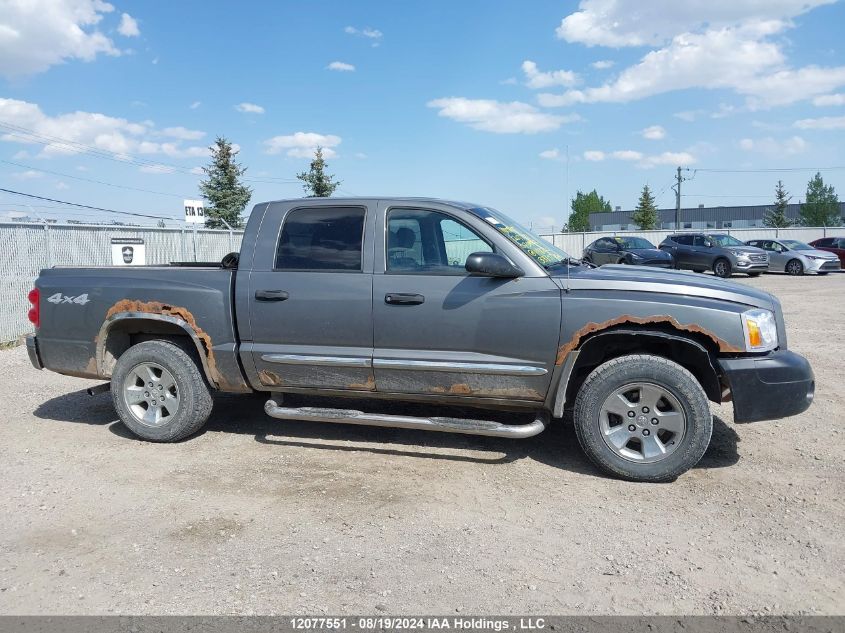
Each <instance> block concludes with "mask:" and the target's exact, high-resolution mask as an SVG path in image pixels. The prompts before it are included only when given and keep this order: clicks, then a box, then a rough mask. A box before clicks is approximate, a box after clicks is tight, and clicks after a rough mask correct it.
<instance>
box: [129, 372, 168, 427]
mask: <svg viewBox="0 0 845 633" xmlns="http://www.w3.org/2000/svg"><path fill="white" fill-rule="evenodd" d="M123 401H124V402H125V403H126V408H127V409H129V413H131V414H132V417H133V418H135V421H136V422H138V424H141V425H143V426H148V427H158V426H164V425H165V424H167V423H168V422H170V421H171V420H172V419H173V417H174V416H175V415H176V414H177V413H178V411H179V403H180V394H179V386H178V385H177V384H176V379H175V378H174V377H173V374H171V373H170V372H169V371H168V370H167V369H165V368H164V367H162V366H161V365H159V364H158V363H139V364H138V365H135V366H134V367H133V368H132V369H130V370H129V374H127V376H126V380H124V381H123Z"/></svg>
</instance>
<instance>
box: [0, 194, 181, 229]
mask: <svg viewBox="0 0 845 633" xmlns="http://www.w3.org/2000/svg"><path fill="white" fill-rule="evenodd" d="M0 191H2V192H4V193H11V194H13V195H16V196H23V197H25V198H33V199H35V200H45V201H47V202H56V203H58V204H65V205H68V206H71V207H78V208H80V209H91V210H92V211H105V212H106V213H117V214H118V215H129V216H133V217H136V218H152V219H154V220H170V221H171V222H174V221H177V220H178V218H174V217H172V216H171V217H168V216H163V215H150V214H147V213H134V212H132V211H117V210H115V209H105V208H103V207H92V206H91V205H88V204H78V203H76V202H68V201H67V200H56V199H55V198H45V197H44V196H36V195H33V194H31V193H23V192H21V191H13V190H12V189H4V188H2V187H0Z"/></svg>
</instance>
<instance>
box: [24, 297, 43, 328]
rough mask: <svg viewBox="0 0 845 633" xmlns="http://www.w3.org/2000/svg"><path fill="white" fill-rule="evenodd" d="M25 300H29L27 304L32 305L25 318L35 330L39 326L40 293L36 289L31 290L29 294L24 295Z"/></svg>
mask: <svg viewBox="0 0 845 633" xmlns="http://www.w3.org/2000/svg"><path fill="white" fill-rule="evenodd" d="M26 298H27V299H29V302H30V303H31V304H32V307H31V308H30V309H29V313H28V314H27V317H28V318H29V322H30V323H32V324H33V325H34V326H35V327H36V328H37V327H40V326H41V291H39V290H38V288H33V289H32V290H30V291H29V294H28V295H26Z"/></svg>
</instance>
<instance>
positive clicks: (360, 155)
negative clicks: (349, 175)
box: [355, 152, 367, 160]
mask: <svg viewBox="0 0 845 633" xmlns="http://www.w3.org/2000/svg"><path fill="white" fill-rule="evenodd" d="M355 158H357V159H358V160H365V159H366V158H367V155H366V154H365V153H364V152H355Z"/></svg>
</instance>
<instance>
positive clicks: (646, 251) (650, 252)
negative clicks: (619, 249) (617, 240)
mask: <svg viewBox="0 0 845 633" xmlns="http://www.w3.org/2000/svg"><path fill="white" fill-rule="evenodd" d="M625 252H627V253H633V254H634V255H638V256H640V257H642V258H643V259H672V256H671V255H670V254H669V253H667V252H666V251H661V250H660V249H659V248H628V249H625Z"/></svg>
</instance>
